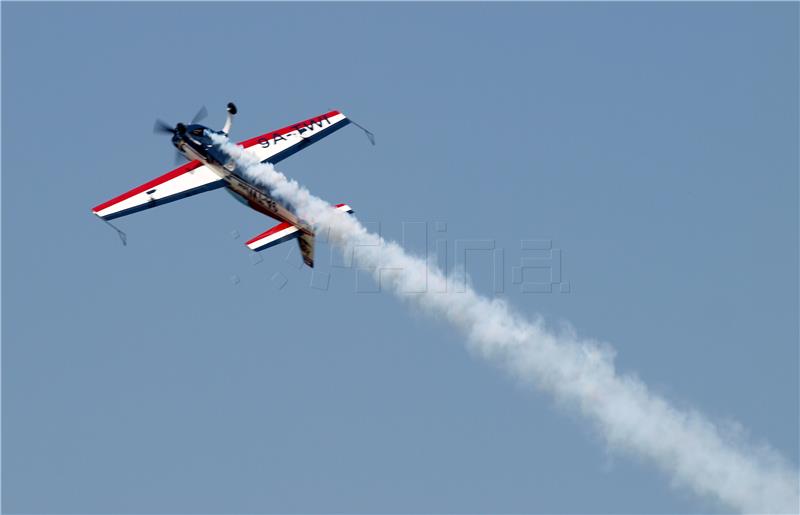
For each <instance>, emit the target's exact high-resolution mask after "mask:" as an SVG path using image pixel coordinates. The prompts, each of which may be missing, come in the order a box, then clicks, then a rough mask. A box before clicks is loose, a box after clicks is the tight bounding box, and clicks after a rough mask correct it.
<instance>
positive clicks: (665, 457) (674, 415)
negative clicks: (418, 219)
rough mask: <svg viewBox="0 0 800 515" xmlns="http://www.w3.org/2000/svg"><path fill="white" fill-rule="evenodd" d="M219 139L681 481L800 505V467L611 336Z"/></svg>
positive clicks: (756, 508)
mask: <svg viewBox="0 0 800 515" xmlns="http://www.w3.org/2000/svg"><path fill="white" fill-rule="evenodd" d="M212 138H213V139H214V141H215V143H217V144H218V145H220V146H221V147H222V149H223V150H224V151H225V152H226V153H227V154H229V155H230V156H231V157H232V158H233V159H234V160H235V161H236V162H237V164H238V166H239V167H240V169H241V170H244V173H245V174H246V175H248V176H249V177H250V178H252V179H253V180H255V181H257V182H260V183H262V184H264V185H265V186H267V187H268V188H269V189H270V190H271V191H272V192H273V195H275V196H276V197H279V198H281V199H283V200H284V201H286V202H288V203H290V204H291V205H292V206H293V207H294V209H295V210H296V212H297V213H298V215H299V216H300V217H301V218H303V219H304V220H306V221H308V222H310V223H311V224H312V226H314V227H315V228H316V229H321V230H327V231H329V234H330V242H331V243H332V244H334V245H336V246H338V247H339V248H342V249H346V248H348V246H351V245H353V244H355V243H357V242H363V241H366V240H369V239H371V240H373V241H378V242H379V245H369V246H361V247H359V252H357V253H354V255H353V261H354V263H355V264H356V265H358V266H359V267H363V268H365V269H369V270H374V272H373V274H374V275H375V280H376V281H381V284H383V285H389V286H390V288H391V290H392V291H393V292H394V293H395V294H398V295H400V294H402V295H401V298H402V299H404V300H407V301H409V302H412V303H416V304H417V305H419V306H420V307H422V308H424V310H425V311H426V312H429V313H432V314H434V315H437V316H439V317H441V318H444V319H445V320H447V321H449V322H450V323H451V324H453V325H454V326H455V327H456V328H458V329H459V330H461V331H462V332H464V333H465V334H466V336H467V340H468V342H469V346H470V348H471V349H472V350H473V351H475V352H477V353H478V354H480V355H482V356H484V357H485V358H487V359H490V360H492V361H494V362H496V363H498V364H499V365H500V366H502V368H504V369H505V370H507V371H508V372H510V373H511V374H513V375H514V376H515V377H517V378H519V380H521V381H523V382H526V383H531V384H533V385H534V386H536V387H538V388H540V389H542V390H545V391H548V392H550V393H551V394H553V395H554V397H555V398H556V399H557V400H559V401H560V402H562V403H565V404H567V405H569V406H571V407H573V408H575V409H577V410H578V412H580V413H582V414H583V415H584V416H586V417H587V418H588V419H589V420H590V421H592V422H593V423H594V424H595V425H596V427H597V428H599V429H600V432H601V434H602V435H603V436H604V438H605V439H606V441H607V442H608V443H609V444H610V445H611V446H613V447H615V448H618V449H621V450H624V451H627V452H629V453H631V454H633V455H635V456H639V457H642V458H645V459H647V460H649V461H651V462H652V463H654V464H655V465H656V466H657V467H658V468H660V469H662V470H663V471H665V472H666V473H667V474H669V475H670V476H671V477H672V479H673V480H674V481H675V483H677V484H680V485H683V486H686V487H688V488H690V489H691V490H693V491H694V492H695V493H697V494H699V495H703V496H707V497H709V498H712V499H715V500H716V501H718V502H720V503H722V504H723V505H725V506H728V507H729V508H732V509H735V510H738V511H741V512H745V513H797V512H798V510H799V509H800V489H799V488H798V474H797V472H796V471H795V469H794V468H793V466H792V465H790V464H789V463H788V462H786V461H785V460H784V459H783V458H782V457H781V456H780V455H779V454H778V453H777V452H775V451H774V450H772V449H771V448H770V447H768V446H766V445H761V446H754V445H752V444H748V443H747V442H745V441H744V437H743V436H742V434H741V433H742V432H743V431H742V430H739V431H730V430H729V431H727V432H723V431H721V430H720V428H718V427H717V426H716V425H715V424H714V423H713V422H711V421H710V420H709V419H708V418H706V417H705V416H703V415H702V414H701V413H699V412H697V411H693V410H688V411H687V410H684V411H681V410H679V409H677V408H676V407H674V406H672V405H670V404H669V402H668V401H667V400H665V399H663V398H661V397H659V396H658V395H656V394H654V393H653V392H651V391H649V390H648V388H647V386H646V385H645V384H644V383H642V382H641V381H640V380H639V379H637V378H636V377H633V376H631V375H621V374H618V373H617V372H616V371H615V370H614V352H613V349H611V348H610V347H609V346H607V345H603V344H599V343H597V342H595V341H592V340H587V339H579V338H578V337H577V336H576V335H575V334H573V333H554V332H552V331H551V330H549V329H548V328H547V327H545V325H544V322H543V321H542V320H541V319H540V318H538V317H537V318H536V319H535V320H532V321H531V320H527V319H524V318H522V317H521V316H520V315H518V314H517V313H515V312H514V311H513V310H512V309H511V308H509V307H508V305H507V304H506V303H505V302H503V301H501V300H497V299H489V298H486V297H483V296H481V295H479V294H478V293H476V292H475V291H474V290H473V289H471V288H469V287H467V289H466V291H464V292H458V293H453V292H452V291H450V292H448V290H447V288H446V287H445V285H446V283H447V277H446V276H445V275H444V274H443V273H442V272H441V271H439V270H438V269H436V268H435V267H431V266H429V264H428V263H427V262H426V261H425V260H423V259H420V258H417V257H414V256H410V255H408V254H407V253H406V252H405V251H404V250H403V249H402V248H401V247H400V246H399V245H398V244H396V243H395V242H391V241H388V242H387V241H384V240H383V239H382V238H380V237H379V236H377V235H373V234H370V233H369V232H368V231H367V230H366V229H365V228H364V226H362V225H361V224H360V223H359V222H358V220H357V219H356V218H355V217H353V216H350V215H347V214H344V213H342V212H340V211H337V210H335V209H333V208H332V207H331V206H330V205H329V204H328V203H327V202H325V201H323V200H322V199H320V198H318V197H315V196H313V195H311V193H309V191H308V190H307V189H305V188H303V187H301V186H300V185H299V184H298V183H297V182H296V181H294V180H289V179H287V178H286V177H285V176H284V175H283V174H281V173H280V172H277V171H276V170H274V168H273V167H272V166H271V165H269V164H261V163H259V162H258V161H257V159H256V158H254V157H253V156H252V155H250V154H249V153H247V152H245V151H244V150H243V149H242V148H240V147H238V146H236V145H234V144H232V143H230V142H229V141H228V140H227V138H225V137H223V136H218V135H212ZM426 276H427V284H428V286H429V287H428V288H427V289H425V291H423V292H422V293H415V294H408V293H404V292H409V291H414V290H413V288H414V286H415V285H418V284H419V283H420V278H425V277H426ZM423 282H424V281H423ZM438 292H445V293H438ZM730 433H732V434H730Z"/></svg>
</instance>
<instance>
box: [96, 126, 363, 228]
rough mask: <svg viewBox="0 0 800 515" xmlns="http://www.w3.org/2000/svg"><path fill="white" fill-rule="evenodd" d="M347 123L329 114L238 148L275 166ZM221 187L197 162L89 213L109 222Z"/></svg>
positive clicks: (210, 172) (217, 179)
mask: <svg viewBox="0 0 800 515" xmlns="http://www.w3.org/2000/svg"><path fill="white" fill-rule="evenodd" d="M348 123H350V120H349V119H348V118H347V117H346V116H345V115H344V114H342V113H340V112H339V111H330V112H328V113H325V114H322V115H319V116H316V117H314V118H309V119H308V120H303V121H302V122H297V123H295V124H292V125H289V126H288V127H284V128H282V129H278V130H276V131H272V132H268V133H266V134H262V135H261V136H256V137H255V138H250V139H249V140H246V141H243V142H241V143H239V145H240V146H242V147H244V148H246V149H249V150H250V151H252V152H253V153H255V155H256V156H258V158H259V160H260V161H268V162H270V163H277V162H279V161H282V160H284V159H286V158H287V157H289V156H291V155H292V154H294V153H295V152H298V151H300V150H302V149H304V148H306V147H307V146H309V145H311V144H312V143H314V142H316V141H319V140H320V139H322V138H324V137H325V136H327V135H329V134H333V133H334V132H336V131H337V130H339V129H341V128H342V127H344V126H346V125H347V124H348ZM223 186H225V182H224V181H223V180H222V179H220V178H219V176H218V175H216V174H215V173H214V172H213V171H212V170H210V169H209V168H208V167H206V166H205V165H203V164H202V163H200V162H199V161H191V162H189V163H186V164H185V165H183V166H180V167H178V168H176V169H174V170H172V171H171V172H169V173H167V174H164V175H162V176H161V177H158V178H156V179H153V180H152V181H150V182H148V183H145V184H142V185H141V186H139V187H137V188H134V189H132V190H130V191H129V192H127V193H123V194H122V195H120V196H118V197H116V198H113V199H111V200H109V201H108V202H104V203H103V204H100V205H99V206H96V207H95V208H94V209H92V211H93V212H94V214H96V215H97V216H99V217H101V218H103V219H105V220H112V219H114V218H118V217H120V216H125V215H128V214H131V213H135V212H137V211H142V210H144V209H148V208H151V207H155V206H160V205H162V204H166V203H168V202H172V201H175V200H178V199H182V198H185V197H190V196H192V195H197V194H198V193H202V192H204V191H209V190H213V189H217V188H221V187H223Z"/></svg>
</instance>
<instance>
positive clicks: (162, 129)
mask: <svg viewBox="0 0 800 515" xmlns="http://www.w3.org/2000/svg"><path fill="white" fill-rule="evenodd" d="M153 132H155V133H156V134H159V133H161V134H175V128H174V127H173V126H172V125H170V124H168V123H167V122H165V121H164V120H162V119H160V118H156V123H155V124H153Z"/></svg>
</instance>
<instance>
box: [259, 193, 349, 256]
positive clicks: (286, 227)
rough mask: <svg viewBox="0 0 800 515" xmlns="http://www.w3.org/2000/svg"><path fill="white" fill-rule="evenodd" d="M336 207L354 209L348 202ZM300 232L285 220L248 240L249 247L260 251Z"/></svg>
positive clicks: (343, 209) (345, 209) (296, 235)
mask: <svg viewBox="0 0 800 515" xmlns="http://www.w3.org/2000/svg"><path fill="white" fill-rule="evenodd" d="M336 209H338V210H339V211H344V212H345V213H352V212H353V210H352V209H351V208H350V206H348V205H347V204H339V205H337V206H336ZM300 234H302V233H301V231H300V229H298V228H297V227H296V226H294V225H291V224H288V223H286V222H283V223H279V224H278V225H276V226H275V227H273V228H272V229H270V230H268V231H267V232H264V233H261V234H259V235H258V236H256V237H255V238H253V239H251V240H250V241H248V242H247V247H248V248H249V249H250V250H254V251H256V252H260V251H262V250H264V249H268V248H270V247H274V246H275V245H278V244H280V243H283V242H284V241H288V240H291V239H294V238H297V237H298V236H299V235H300Z"/></svg>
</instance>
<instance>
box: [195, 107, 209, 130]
mask: <svg viewBox="0 0 800 515" xmlns="http://www.w3.org/2000/svg"><path fill="white" fill-rule="evenodd" d="M206 116H208V109H206V106H202V107H201V108H200V110H199V111H197V114H195V115H194V118H192V125H194V124H195V123H198V122H200V121H201V120H202V119H204V118H205V117H206Z"/></svg>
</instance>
